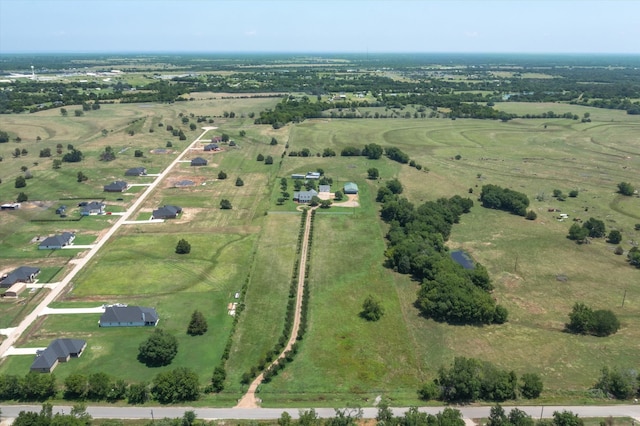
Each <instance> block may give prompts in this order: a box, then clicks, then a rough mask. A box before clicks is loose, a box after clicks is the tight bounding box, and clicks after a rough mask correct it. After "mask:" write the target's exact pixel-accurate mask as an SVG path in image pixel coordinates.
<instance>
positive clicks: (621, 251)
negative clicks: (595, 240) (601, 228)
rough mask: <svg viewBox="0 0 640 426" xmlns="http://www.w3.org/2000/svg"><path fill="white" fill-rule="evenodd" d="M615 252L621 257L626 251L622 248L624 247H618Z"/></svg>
mask: <svg viewBox="0 0 640 426" xmlns="http://www.w3.org/2000/svg"><path fill="white" fill-rule="evenodd" d="M613 252H614V253H615V254H617V255H618V256H620V255H623V254H624V249H623V248H622V246H618V247H616V249H615V250H614V251H613Z"/></svg>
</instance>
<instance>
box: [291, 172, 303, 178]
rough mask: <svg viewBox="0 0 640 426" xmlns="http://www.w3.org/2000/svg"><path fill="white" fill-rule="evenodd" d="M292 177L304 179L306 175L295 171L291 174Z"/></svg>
mask: <svg viewBox="0 0 640 426" xmlns="http://www.w3.org/2000/svg"><path fill="white" fill-rule="evenodd" d="M291 179H304V175H303V174H300V173H294V174H292V175H291Z"/></svg>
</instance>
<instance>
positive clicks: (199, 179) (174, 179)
mask: <svg viewBox="0 0 640 426" xmlns="http://www.w3.org/2000/svg"><path fill="white" fill-rule="evenodd" d="M183 180H190V181H191V182H193V183H195V185H193V186H185V187H183V188H182V189H189V188H195V187H196V186H200V185H202V183H203V182H205V181H206V180H207V179H206V178H205V177H204V176H193V175H171V177H170V178H169V179H165V180H164V181H163V182H162V187H163V188H176V183H178V182H182V181H183Z"/></svg>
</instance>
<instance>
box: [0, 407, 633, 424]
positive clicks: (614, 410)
mask: <svg viewBox="0 0 640 426" xmlns="http://www.w3.org/2000/svg"><path fill="white" fill-rule="evenodd" d="M71 408H72V407H71V406H69V405H60V406H55V407H54V413H62V412H64V413H67V414H68V413H69V412H70V410H71ZM444 408H446V407H421V408H420V409H419V410H420V411H421V412H425V413H429V414H436V413H438V412H441V411H442V410H443V409H444ZM452 408H456V409H458V410H460V411H461V412H462V415H463V416H464V418H465V419H478V418H482V417H488V416H489V411H490V410H491V407H490V406H483V407H470V406H464V407H458V406H452ZM503 408H504V409H505V412H507V413H508V412H509V411H510V410H511V409H512V408H519V409H520V410H522V411H524V412H526V413H527V414H528V415H530V416H532V417H533V418H534V419H539V418H549V417H552V416H553V413H554V411H563V410H568V411H571V412H573V413H575V414H578V415H579V416H580V417H609V416H613V417H631V418H633V419H635V421H640V405H638V404H636V405H610V406H524V407H522V406H520V407H511V406H504V407H503ZM0 409H1V410H2V416H3V418H7V417H9V418H15V417H17V416H18V414H19V413H20V411H35V412H39V411H40V409H41V406H40V405H2V406H0ZM407 409H408V407H401V408H394V409H393V412H394V414H395V415H396V416H400V415H402V414H403V413H404V412H405V411H407ZM189 410H192V411H194V412H195V413H196V414H197V416H198V418H199V419H207V420H216V419H244V420H269V419H278V418H279V417H280V416H281V415H282V413H283V412H285V411H286V412H288V413H289V414H290V415H291V417H293V418H298V414H299V410H300V409H298V408H190V407H113V406H106V407H105V406H100V407H97V406H89V407H87V412H88V413H89V414H91V416H92V417H93V418H96V419H113V418H119V419H149V420H151V419H152V418H153V419H161V418H165V417H168V418H178V417H182V416H183V414H184V412H185V411H189ZM302 411H304V409H302ZM315 411H316V413H317V414H318V416H319V417H322V418H327V417H334V416H335V410H334V409H333V408H316V409H315ZM376 414H377V409H376V408H374V407H367V408H363V417H364V418H375V416H376Z"/></svg>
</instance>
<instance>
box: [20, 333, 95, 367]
mask: <svg viewBox="0 0 640 426" xmlns="http://www.w3.org/2000/svg"><path fill="white" fill-rule="evenodd" d="M86 347H87V342H86V340H80V339H56V340H54V341H53V342H51V343H49V346H47V349H45V350H43V351H38V352H37V353H36V359H35V360H34V361H33V364H31V368H30V370H31V371H35V372H38V373H51V372H52V371H53V369H54V368H56V366H57V365H58V363H59V362H67V361H69V359H70V358H78V357H80V355H82V351H84V349H85V348H86Z"/></svg>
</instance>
